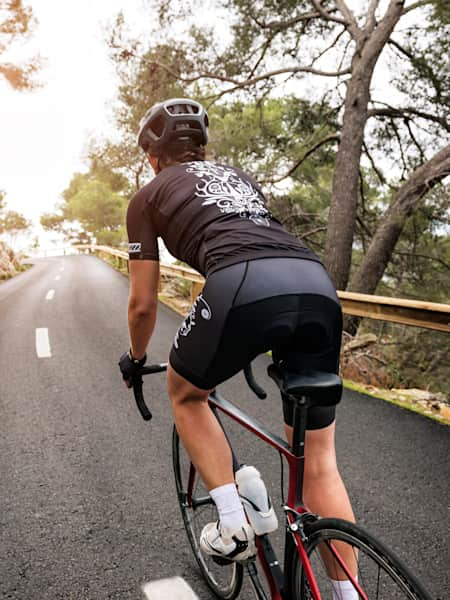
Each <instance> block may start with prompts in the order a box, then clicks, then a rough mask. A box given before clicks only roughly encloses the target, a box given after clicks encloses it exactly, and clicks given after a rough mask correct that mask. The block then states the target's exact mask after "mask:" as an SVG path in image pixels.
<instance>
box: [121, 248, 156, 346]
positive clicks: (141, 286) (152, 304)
mask: <svg viewBox="0 0 450 600" xmlns="http://www.w3.org/2000/svg"><path fill="white" fill-rule="evenodd" d="M129 265H130V296H129V299H128V329H129V331H130V347H131V353H132V355H133V358H142V357H143V356H144V354H145V352H146V349H147V345H148V343H149V341H150V338H151V336H152V333H153V329H154V327H155V321H156V311H157V306H158V281H159V261H157V260H130V262H129Z"/></svg>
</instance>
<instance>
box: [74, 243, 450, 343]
mask: <svg viewBox="0 0 450 600" xmlns="http://www.w3.org/2000/svg"><path fill="white" fill-rule="evenodd" d="M74 248H78V249H79V250H86V251H88V252H95V253H98V254H99V255H100V256H101V255H102V254H103V255H110V256H113V257H115V259H116V261H117V266H119V267H122V268H124V267H125V266H126V267H128V254H127V253H126V252H123V251H121V250H116V249H114V248H110V247H109V246H93V245H92V246H87V245H76V246H74ZM160 272H161V275H165V276H169V277H180V278H182V279H186V280H187V281H190V282H191V283H192V285H191V299H192V301H193V300H194V299H195V298H196V297H197V296H198V294H199V293H200V292H201V290H202V288H203V284H204V282H205V279H204V278H203V277H202V276H201V275H200V274H199V273H197V271H194V270H193V269H190V268H188V267H180V266H178V265H167V264H163V263H161V265H160ZM338 296H339V299H340V300H341V304H342V311H343V312H344V313H345V314H347V315H352V316H355V317H366V318H368V319H377V320H379V321H391V322H393V323H399V324H401V325H414V326H415V327H423V328H426V329H434V330H436V331H446V332H450V305H449V304H438V303H436V302H423V301H419V300H407V299H404V298H389V297H387V296H372V295H369V294H357V293H356V292H341V291H338Z"/></svg>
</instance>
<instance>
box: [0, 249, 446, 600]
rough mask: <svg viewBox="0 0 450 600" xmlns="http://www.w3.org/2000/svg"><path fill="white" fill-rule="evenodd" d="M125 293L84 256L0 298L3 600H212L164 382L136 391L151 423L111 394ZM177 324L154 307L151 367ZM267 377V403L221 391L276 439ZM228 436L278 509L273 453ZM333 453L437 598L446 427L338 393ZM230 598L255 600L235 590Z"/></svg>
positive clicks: (366, 517)
mask: <svg viewBox="0 0 450 600" xmlns="http://www.w3.org/2000/svg"><path fill="white" fill-rule="evenodd" d="M50 290H54V293H53V294H50V295H49V291H50ZM127 294H128V281H127V279H126V278H125V277H123V276H122V275H120V274H119V273H117V272H115V271H114V270H113V269H112V268H110V267H109V266H107V265H106V264H104V263H102V262H101V261H99V260H98V259H96V258H93V257H88V256H70V257H65V258H53V259H47V260H43V261H40V262H38V263H37V264H36V265H35V266H33V267H32V268H31V269H30V270H28V271H27V272H25V273H23V274H21V275H19V276H18V277H16V278H14V279H13V280H10V281H8V282H4V283H2V284H1V285H0V350H1V352H0V376H1V379H0V381H1V383H0V415H1V419H0V454H1V461H0V511H1V512H0V598H2V599H14V600H60V599H61V600H103V599H115V600H119V599H120V600H127V599H130V600H131V599H139V598H141V597H142V596H141V591H140V586H141V585H142V584H143V583H144V582H147V581H151V580H154V579H159V578H162V577H170V576H174V575H181V576H182V577H184V578H185V579H186V581H188V583H189V584H190V585H191V586H192V587H193V588H194V589H195V591H196V592H197V594H198V595H199V597H200V598H201V599H202V600H207V599H209V598H211V595H210V594H209V593H208V591H207V588H206V587H205V585H204V584H203V582H202V580H201V578H200V577H199V575H198V572H197V568H196V565H195V563H194V561H193V558H192V557H191V554H190V550H189V546H188V542H187V539H186V537H185V534H184V530H183V526H182V521H181V516H180V514H179V509H178V506H177V504H176V499H175V490H174V483H173V476H172V472H171V458H170V435H171V427H172V425H171V415H170V410H169V405H168V401H167V398H166V393H165V382H164V376H163V375H155V376H152V377H150V378H147V382H146V396H147V398H148V400H149V404H150V405H151V407H152V410H153V413H154V418H153V421H152V422H151V424H148V423H145V422H144V421H142V419H141V418H140V416H139V414H138V413H137V411H136V408H135V406H134V403H133V402H132V399H131V396H130V393H129V392H128V391H127V390H126V389H125V388H124V387H123V386H122V384H121V380H120V376H119V372H118V368H117V360H118V357H119V355H120V354H121V352H122V351H124V350H125V349H126V348H127V344H128V334H127V326H126V302H127ZM179 321H180V318H179V316H178V315H175V314H174V313H173V312H172V311H171V310H170V309H168V308H166V307H164V306H160V310H159V315H158V321H157V328H156V331H155V335H154V338H153V340H152V343H151V347H150V356H151V360H152V362H153V361H155V362H156V361H163V360H166V359H167V355H168V351H169V349H170V345H171V340H172V338H173V335H174V334H175V331H176V329H177V324H178V323H179ZM37 328H39V329H47V330H48V339H49V343H50V348H49V349H48V348H47V351H48V350H50V353H51V356H49V357H44V358H39V357H38V356H37V350H36V329H37ZM44 337H45V336H44ZM44 341H45V340H44ZM42 350H43V348H42V345H40V351H42ZM44 350H45V347H44ZM267 363H268V359H267V357H264V356H263V357H260V358H259V359H258V360H257V361H256V365H255V373H256V375H257V378H258V380H259V381H260V382H265V385H267V388H268V389H269V390H271V391H272V392H273V393H272V394H271V397H270V398H269V399H267V400H265V401H260V400H258V399H256V398H255V397H254V396H253V395H252V393H251V392H250V391H248V390H247V389H246V387H245V385H243V379H242V378H241V376H237V377H235V378H233V379H232V380H231V381H229V382H227V383H226V384H225V385H223V386H221V392H222V393H223V395H224V396H226V397H228V398H229V399H236V400H238V401H239V404H240V405H241V406H242V407H243V408H244V409H247V410H248V411H249V412H250V413H251V414H253V415H255V416H256V417H258V418H259V419H261V420H263V421H265V422H266V423H267V424H268V425H269V426H270V427H272V428H273V429H274V430H275V431H278V432H280V433H281V426H280V423H281V417H280V415H281V409H280V406H279V402H278V401H277V399H276V395H275V391H274V388H273V386H272V384H271V383H270V382H269V381H268V380H267V378H265V376H264V371H265V367H266V365H267ZM231 437H232V439H233V441H234V442H235V443H236V447H237V449H238V454H239V457H240V458H241V459H242V460H243V461H244V460H245V462H246V463H248V464H255V465H256V466H257V467H258V468H259V469H260V470H261V471H262V472H263V474H264V479H265V481H266V483H267V484H268V487H269V488H270V490H271V493H272V496H273V498H274V501H275V504H276V502H277V498H278V497H279V490H278V488H279V476H278V475H279V458H278V455H274V454H273V452H272V451H271V450H270V449H269V448H266V447H265V446H263V445H262V444H261V443H260V442H256V443H254V442H253V438H252V437H251V436H250V434H247V433H242V432H241V431H240V430H239V432H238V431H237V430H236V429H234V428H232V429H231ZM337 443H338V455H339V462H340V467H341V471H342V474H343V477H344V479H345V481H346V483H347V486H348V489H349V492H350V495H351V497H352V500H353V503H354V507H355V511H356V514H357V518H358V521H359V522H360V523H361V524H363V525H365V526H366V527H367V528H369V529H370V530H372V531H373V533H375V534H377V535H379V537H380V538H381V539H383V540H384V541H385V542H387V543H388V544H389V545H391V546H393V547H394V549H395V550H396V551H397V552H398V553H399V554H400V555H401V556H402V557H403V558H405V559H406V562H407V563H408V564H409V565H410V567H412V568H413V570H414V571H415V572H416V573H417V574H418V575H419V577H421V578H422V579H423V581H424V583H425V584H426V585H427V586H428V588H429V589H430V591H431V592H432V594H433V595H434V596H435V597H436V598H441V599H444V598H449V597H450V583H449V564H450V562H449V549H448V548H449V544H448V532H449V527H448V522H449V521H448V507H449V502H448V498H449V494H448V491H449V489H448V488H449V481H450V473H449V471H450V469H449V459H448V457H449V428H447V427H445V426H443V425H440V424H438V423H436V422H433V421H430V420H427V419H425V418H423V417H421V416H419V415H416V414H413V413H410V412H407V411H405V410H402V409H399V408H397V407H395V406H392V405H389V404H386V403H384V402H382V401H379V400H376V399H373V398H369V397H365V396H362V395H359V394H356V393H354V392H346V393H345V396H344V399H343V401H342V404H341V406H340V409H339V413H338V442H337ZM242 598H243V600H250V598H253V596H252V595H251V592H250V590H249V588H248V586H247V587H246V588H245V590H244V591H243V594H242ZM168 600H169V599H168Z"/></svg>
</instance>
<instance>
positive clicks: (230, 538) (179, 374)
mask: <svg viewBox="0 0 450 600" xmlns="http://www.w3.org/2000/svg"><path fill="white" fill-rule="evenodd" d="M245 270H246V266H245V264H237V265H234V266H232V267H228V268H226V269H223V270H222V271H219V272H217V273H215V274H213V275H212V276H211V277H209V278H208V279H207V282H206V285H205V288H204V290H203V292H202V294H200V296H199V297H198V298H197V300H196V301H195V302H194V305H193V307H192V309H191V311H190V314H189V315H188V317H187V318H186V320H185V321H184V323H183V324H182V326H181V327H180V329H179V330H178V333H177V335H176V337H175V341H174V345H173V347H172V351H171V353H170V368H169V370H168V389H169V396H170V398H171V402H172V408H173V413H174V418H175V425H176V428H177V431H178V435H179V436H180V438H181V440H182V442H183V446H184V447H185V449H186V450H187V452H188V454H189V456H190V458H191V460H192V462H193V464H194V465H195V467H196V469H197V470H198V472H199V473H200V476H201V478H202V480H203V482H204V483H205V485H206V487H207V489H208V491H209V493H210V496H211V497H212V499H213V500H214V502H215V504H216V506H217V510H218V513H219V522H218V523H210V524H208V525H207V526H205V527H204V529H203V531H202V535H201V540H200V545H201V547H202V549H203V551H204V552H206V553H208V554H213V555H214V556H218V557H220V558H227V559H228V558H232V559H235V560H246V559H247V558H249V557H251V556H253V555H254V554H255V553H256V547H255V544H254V533H253V530H252V529H251V527H250V526H249V525H248V523H247V519H246V517H245V513H244V509H243V506H242V503H241V500H240V498H239V494H238V492H237V488H236V484H235V481H234V474H233V468H232V457H231V450H230V447H229V445H228V442H227V440H226V437H225V435H224V433H223V431H222V429H221V426H220V424H219V423H218V421H217V419H216V418H215V416H214V414H213V412H212V411H211V409H210V408H209V405H208V402H207V399H208V394H209V392H210V391H211V390H212V389H214V387H215V386H216V385H217V384H218V383H220V382H221V381H224V380H225V379H227V378H228V377H231V376H232V375H233V374H234V373H235V372H237V371H239V370H240V369H241V368H242V367H243V366H244V364H245V363H244V364H241V365H228V361H227V360H226V358H227V357H226V356H222V361H221V362H222V364H223V366H224V368H226V369H227V372H226V373H220V374H219V373H217V371H215V370H213V371H212V372H211V371H210V365H211V363H212V362H213V361H214V359H215V358H216V356H217V350H218V347H219V345H220V342H221V339H222V333H223V330H224V329H225V322H226V319H227V315H228V313H229V310H230V308H231V306H232V303H233V298H234V296H235V293H236V291H237V289H239V286H240V284H241V281H242V279H243V277H244V276H245ZM230 369H232V371H230ZM233 369H234V370H233Z"/></svg>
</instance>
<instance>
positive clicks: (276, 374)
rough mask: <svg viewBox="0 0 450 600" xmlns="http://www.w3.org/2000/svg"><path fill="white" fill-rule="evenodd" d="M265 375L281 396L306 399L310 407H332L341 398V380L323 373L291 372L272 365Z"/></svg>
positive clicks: (332, 374) (334, 375)
mask: <svg viewBox="0 0 450 600" xmlns="http://www.w3.org/2000/svg"><path fill="white" fill-rule="evenodd" d="M267 373H268V375H269V377H271V378H272V379H273V380H274V381H275V383H276V384H277V386H278V387H279V388H280V390H281V392H282V393H283V394H286V395H288V396H294V397H295V398H300V397H302V396H305V397H306V398H308V400H309V403H310V406H334V405H335V404H338V403H339V402H340V400H341V396H342V379H341V378H340V377H339V375H336V374H335V373H326V372H324V371H302V372H293V371H288V370H286V369H284V368H283V367H277V366H276V365H274V364H272V365H269V367H268V368H267Z"/></svg>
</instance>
